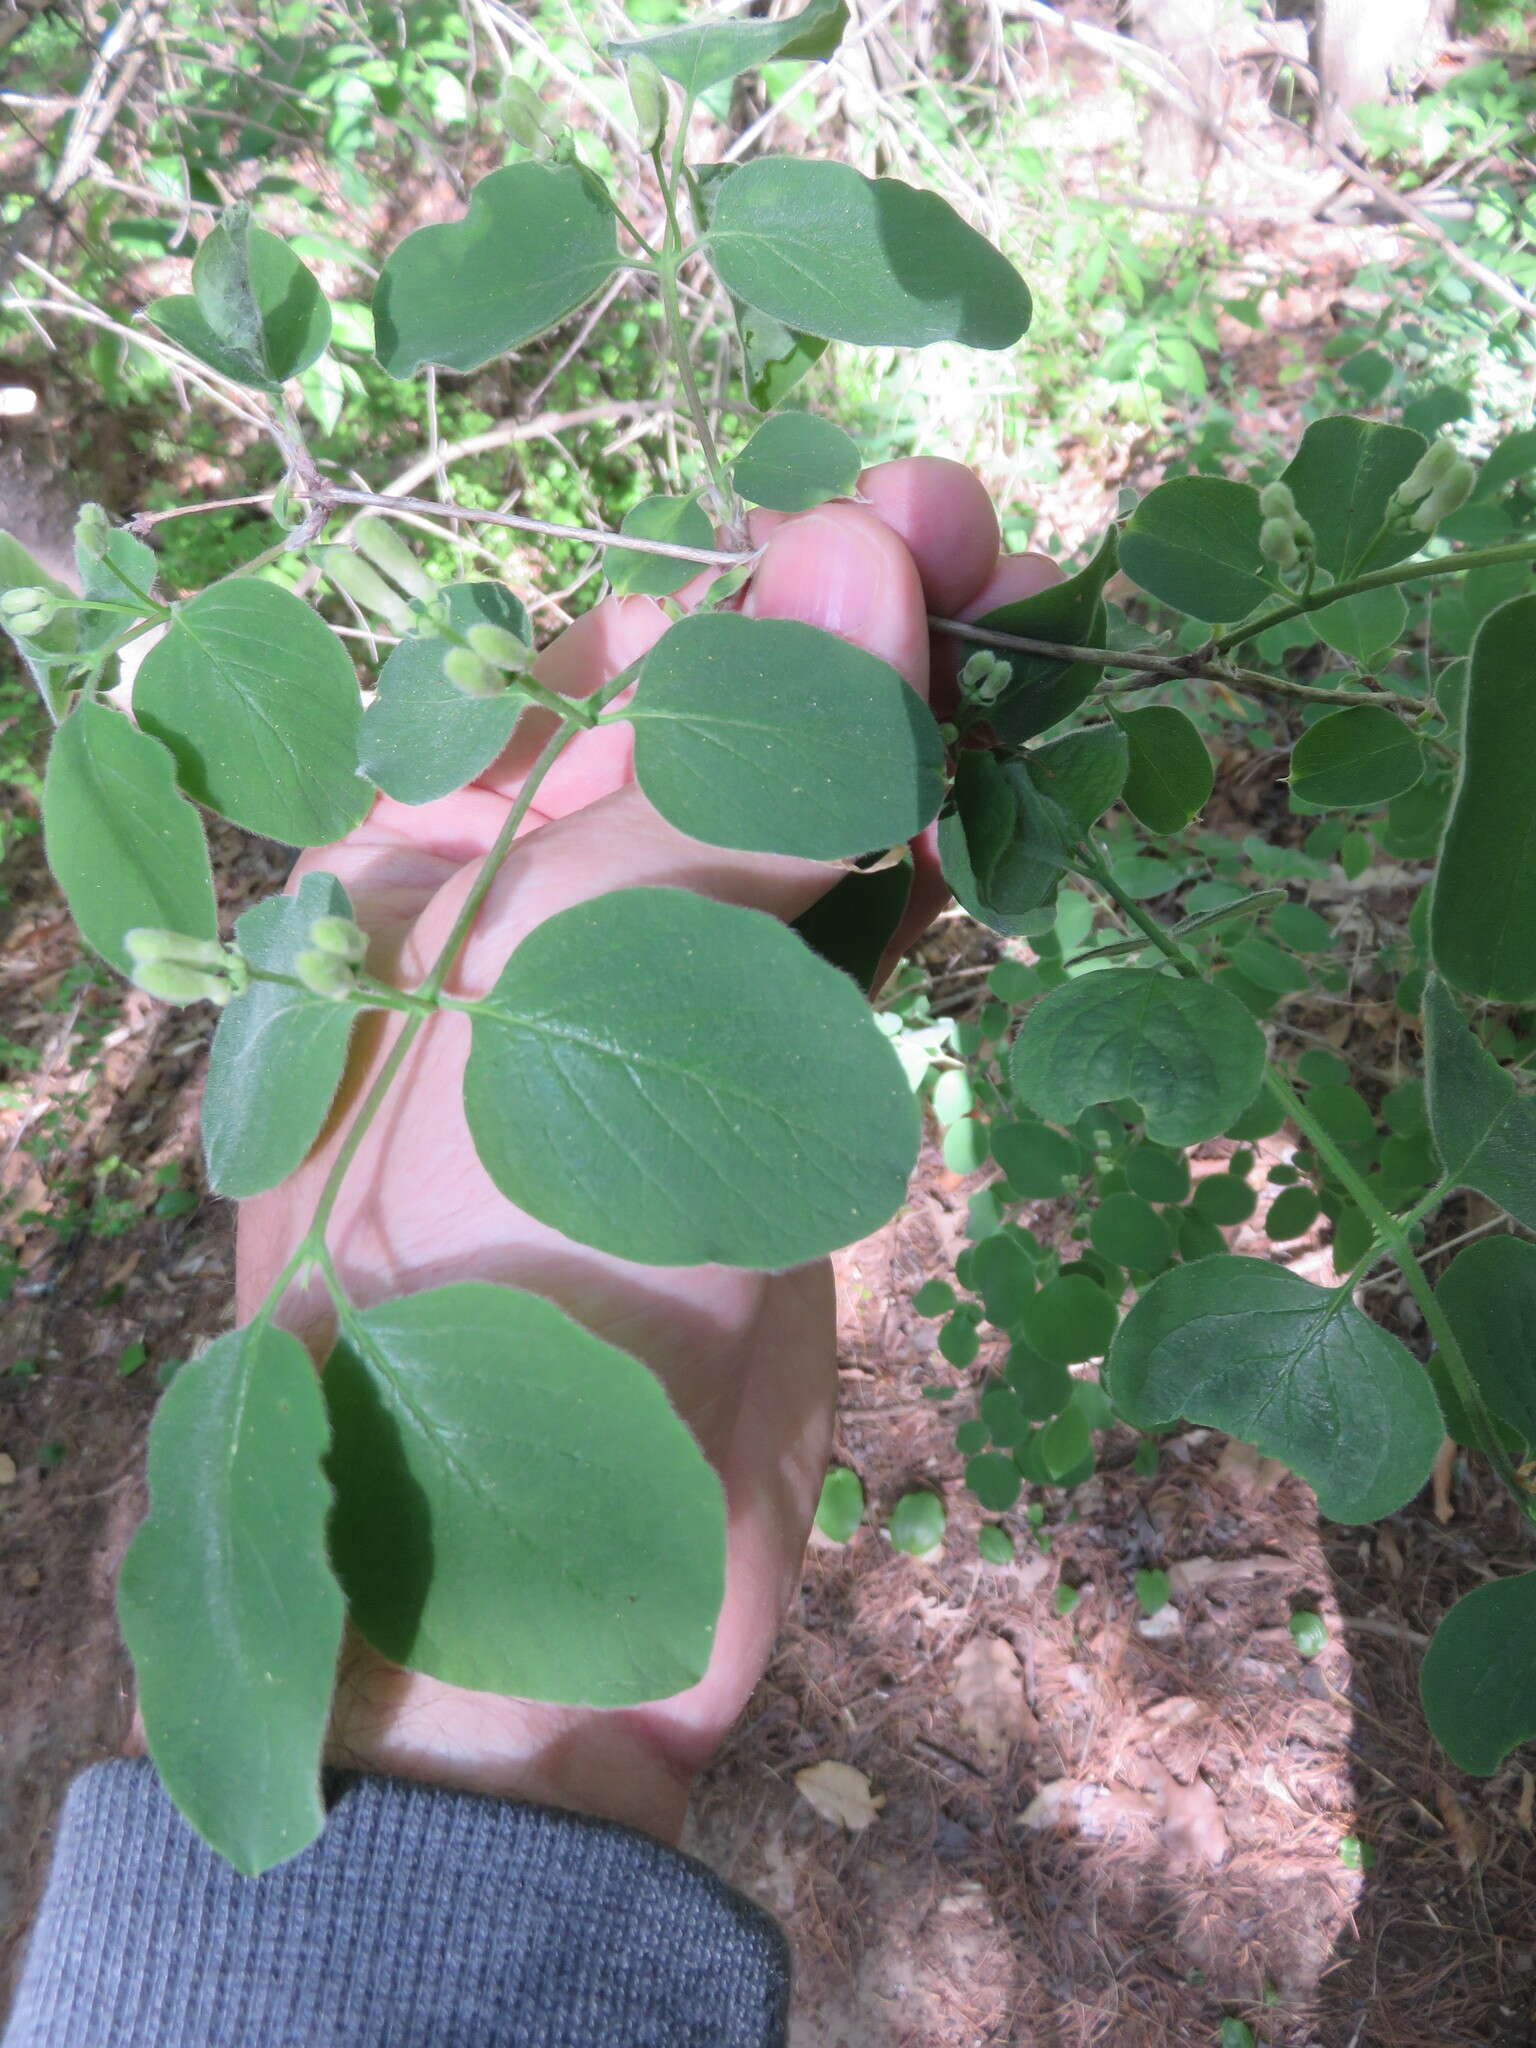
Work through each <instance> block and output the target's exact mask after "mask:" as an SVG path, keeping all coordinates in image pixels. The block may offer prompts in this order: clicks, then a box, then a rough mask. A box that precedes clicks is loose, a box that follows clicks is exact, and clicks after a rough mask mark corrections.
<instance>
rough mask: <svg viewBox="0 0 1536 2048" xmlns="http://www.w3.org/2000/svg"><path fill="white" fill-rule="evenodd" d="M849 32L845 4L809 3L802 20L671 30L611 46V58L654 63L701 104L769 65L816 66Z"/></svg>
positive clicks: (800, 16) (838, 0)
mask: <svg viewBox="0 0 1536 2048" xmlns="http://www.w3.org/2000/svg"><path fill="white" fill-rule="evenodd" d="M847 26H848V9H847V6H846V4H845V0H808V4H807V5H806V6H804V7H802V8H801V10H800V12H799V13H798V14H791V15H789V16H788V17H787V18H786V19H785V20H783V21H748V20H746V19H742V20H738V21H731V20H725V21H711V22H705V23H703V24H701V25H700V26H699V27H697V28H670V29H665V30H664V31H663V32H662V33H661V34H660V35H656V36H637V37H631V38H629V39H628V40H625V41H621V42H613V43H610V44H609V45H608V54H609V56H611V57H617V58H618V59H619V60H620V62H621V63H622V62H623V61H624V60H625V59H626V58H629V57H636V56H639V57H649V59H650V60H651V62H652V63H653V64H654V65H655V66H656V69H657V70H658V71H661V72H664V73H665V74H666V76H667V77H668V78H671V79H675V80H676V82H677V83H678V84H679V85H680V86H681V87H682V88H683V90H684V91H685V92H686V93H687V94H688V95H689V96H690V97H692V98H696V97H697V96H698V95H699V94H700V93H704V92H708V90H709V88H710V87H711V86H712V85H723V84H724V83H725V81H726V79H728V78H738V77H740V75H741V73H742V72H743V71H756V70H757V69H758V68H759V67H760V66H761V65H764V64H774V63H780V64H782V63H786V62H788V61H790V60H791V59H799V60H802V61H804V62H806V63H812V62H816V61H818V60H820V59H821V58H824V57H830V56H831V55H832V52H833V51H834V50H835V49H836V48H837V46H838V44H839V43H840V42H841V41H842V39H843V31H844V30H845V29H846V28H847Z"/></svg>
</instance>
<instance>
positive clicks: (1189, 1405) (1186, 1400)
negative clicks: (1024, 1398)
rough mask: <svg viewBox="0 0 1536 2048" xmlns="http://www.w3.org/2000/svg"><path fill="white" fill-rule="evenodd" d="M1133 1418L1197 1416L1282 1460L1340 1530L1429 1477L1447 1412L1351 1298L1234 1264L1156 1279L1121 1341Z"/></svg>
mask: <svg viewBox="0 0 1536 2048" xmlns="http://www.w3.org/2000/svg"><path fill="white" fill-rule="evenodd" d="M1107 1377H1108V1381H1109V1389H1110V1393H1111V1395H1112V1397H1113V1399H1114V1403H1115V1407H1116V1408H1117V1410H1118V1411H1119V1413H1120V1414H1121V1416H1122V1417H1123V1418H1124V1419H1125V1421H1127V1422H1129V1423H1132V1424H1133V1425H1135V1426H1136V1427H1138V1428H1141V1429H1160V1428H1162V1427H1164V1426H1165V1425H1166V1424H1169V1423H1173V1422H1177V1421H1179V1420H1180V1419H1181V1418H1187V1419H1188V1420H1189V1421H1191V1422H1196V1423H1200V1424H1202V1425H1204V1426H1206V1427H1208V1428H1211V1429H1223V1430H1226V1431H1228V1432H1229V1433H1230V1434H1231V1435H1233V1436H1236V1437H1240V1438H1241V1439H1242V1440H1243V1441H1244V1442H1245V1443H1251V1444H1253V1445H1254V1446H1255V1448H1256V1449H1258V1450H1259V1451H1261V1452H1263V1453H1264V1454H1265V1456H1267V1457H1274V1458H1280V1459H1282V1460H1283V1461H1284V1462H1285V1463H1286V1464H1287V1465H1289V1466H1291V1467H1292V1469H1293V1470H1294V1471H1296V1472H1298V1473H1299V1474H1300V1475H1301V1477H1302V1478H1303V1479H1305V1480H1306V1481H1307V1483H1308V1484H1309V1485H1310V1486H1311V1487H1313V1489H1314V1490H1315V1491H1316V1494H1317V1504H1318V1506H1319V1508H1320V1509H1321V1510H1322V1512H1323V1513H1324V1514H1325V1515H1327V1516H1328V1517H1329V1518H1330V1519H1331V1520H1333V1521H1336V1522H1374V1521H1376V1520H1377V1519H1378V1517H1380V1516H1382V1515H1389V1514H1391V1513H1392V1512H1393V1511H1394V1510H1395V1509H1397V1508H1400V1507H1401V1506H1402V1505H1403V1503H1404V1501H1406V1500H1408V1499H1410V1498H1411V1497H1412V1496H1413V1495H1414V1494H1415V1493H1417V1492H1418V1490H1419V1488H1420V1487H1421V1486H1422V1485H1423V1484H1424V1481H1425V1480H1426V1479H1427V1478H1428V1476H1429V1468H1430V1466H1431V1464H1432V1463H1433V1462H1434V1457H1435V1453H1436V1451H1437V1450H1438V1449H1439V1447H1440V1441H1441V1437H1442V1435H1443V1431H1442V1427H1441V1421H1440V1407H1439V1403H1438V1402H1437V1401H1436V1400H1435V1396H1434V1390H1433V1389H1432V1388H1431V1386H1430V1383H1429V1381H1428V1379H1427V1378H1426V1377H1425V1374H1424V1369H1423V1367H1422V1366H1421V1365H1419V1363H1418V1362H1417V1360H1416V1359H1415V1358H1414V1357H1413V1356H1412V1355H1411V1353H1410V1352H1409V1351H1408V1350H1407V1349H1406V1348H1405V1347H1404V1346H1403V1345H1402V1344H1400V1343H1399V1342H1398V1340H1397V1339H1396V1338H1395V1337H1393V1336H1391V1335H1389V1333H1388V1332H1387V1331H1385V1330H1383V1329H1382V1328H1381V1327H1380V1326H1379V1325H1378V1324H1376V1323H1373V1322H1371V1321H1370V1319H1369V1318H1368V1317H1366V1316H1364V1315H1362V1314H1361V1313H1360V1311H1359V1309H1357V1308H1356V1307H1355V1306H1354V1304H1353V1302H1351V1301H1349V1300H1348V1299H1343V1298H1341V1297H1340V1295H1339V1294H1338V1293H1337V1292H1336V1291H1334V1290H1330V1289H1328V1288H1323V1287H1314V1286H1313V1285H1312V1283H1311V1282H1310V1281H1309V1280H1303V1279H1302V1278H1301V1276H1300V1275H1299V1274H1297V1273H1293V1272H1291V1271H1289V1270H1288V1268H1286V1267H1284V1266H1273V1265H1270V1264H1269V1263H1268V1262H1267V1261H1266V1260H1264V1259H1243V1258H1235V1257H1232V1256H1231V1255H1229V1254H1222V1255H1221V1256H1219V1257H1211V1258H1203V1259H1201V1260H1200V1261H1199V1262H1198V1263H1197V1264H1195V1265H1190V1266H1175V1267H1173V1268H1172V1269H1171V1270H1170V1271H1168V1272H1166V1273H1164V1274H1163V1275H1162V1276H1161V1277H1160V1278H1159V1279H1157V1280H1154V1281H1153V1283H1152V1285H1151V1286H1150V1287H1149V1288H1148V1289H1147V1291H1146V1293H1145V1294H1144V1295H1143V1296H1142V1297H1141V1299H1140V1301H1138V1302H1137V1303H1136V1305H1135V1307H1134V1308H1133V1309H1132V1310H1131V1312H1130V1314H1129V1315H1128V1316H1127V1317H1126V1319H1125V1321H1124V1322H1123V1323H1122V1324H1121V1326H1120V1329H1119V1331H1118V1333H1117V1334H1116V1337H1115V1341H1114V1344H1113V1346H1112V1347H1111V1349H1110V1353H1109V1359H1108V1373H1107Z"/></svg>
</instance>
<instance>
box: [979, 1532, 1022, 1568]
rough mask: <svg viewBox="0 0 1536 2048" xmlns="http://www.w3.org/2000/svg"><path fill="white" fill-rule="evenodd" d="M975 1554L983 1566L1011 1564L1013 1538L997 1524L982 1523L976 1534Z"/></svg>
mask: <svg viewBox="0 0 1536 2048" xmlns="http://www.w3.org/2000/svg"><path fill="white" fill-rule="evenodd" d="M976 1554H977V1556H978V1557H980V1559H981V1561H982V1563H983V1564H990V1565H1006V1564H1012V1563H1013V1559H1014V1549H1013V1538H1012V1537H1011V1536H1010V1535H1009V1534H1008V1531H1007V1530H1006V1529H1004V1528H1003V1527H1002V1526H1001V1525H1000V1524H999V1523H997V1522H984V1523H983V1524H982V1526H981V1528H979V1529H978V1530H977V1532H976Z"/></svg>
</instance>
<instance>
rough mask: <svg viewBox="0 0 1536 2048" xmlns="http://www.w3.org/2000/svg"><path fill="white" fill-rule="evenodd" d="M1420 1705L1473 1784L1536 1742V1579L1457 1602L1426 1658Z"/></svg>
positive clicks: (1526, 1577) (1505, 1582) (1499, 1582)
mask: <svg viewBox="0 0 1536 2048" xmlns="http://www.w3.org/2000/svg"><path fill="white" fill-rule="evenodd" d="M1419 1697H1420V1699H1421V1700H1422V1701H1423V1703H1424V1715H1425V1718H1426V1720H1427V1721H1428V1722H1429V1725H1430V1728H1431V1730H1432V1731H1433V1733H1434V1737H1435V1740H1436V1741H1437V1742H1438V1743H1439V1744H1440V1747H1441V1748H1442V1749H1443V1750H1444V1751H1445V1753H1446V1755H1447V1756H1448V1757H1449V1758H1450V1760H1451V1762H1452V1763H1453V1764H1455V1765H1456V1767H1457V1769H1458V1770H1463V1771H1470V1772H1471V1773H1472V1775H1473V1777H1474V1778H1491V1777H1492V1776H1493V1774H1494V1772H1495V1771H1496V1770H1497V1769H1498V1768H1499V1765H1500V1764H1501V1763H1503V1761H1504V1759H1505V1757H1507V1756H1508V1755H1509V1752H1510V1751H1511V1750H1512V1749H1516V1748H1518V1747H1519V1745H1520V1744H1521V1743H1522V1742H1529V1741H1530V1740H1531V1739H1532V1737H1533V1736H1536V1572H1521V1573H1520V1574H1519V1575H1518V1576H1517V1577H1515V1578H1510V1579H1495V1580H1494V1581H1493V1583H1492V1584H1491V1585H1487V1586H1478V1587H1476V1588H1475V1589H1474V1590H1473V1591H1472V1592H1470V1593H1468V1594H1466V1595H1464V1596H1463V1598H1461V1599H1460V1600H1458V1601H1457V1602H1456V1605H1455V1606H1454V1607H1453V1608H1452V1609H1451V1611H1450V1613H1449V1614H1448V1615H1447V1616H1446V1617H1445V1619H1444V1621H1442V1622H1441V1624H1440V1626H1439V1628H1437V1629H1436V1630H1435V1637H1434V1641H1433V1642H1432V1643H1431V1644H1430V1646H1429V1648H1428V1649H1427V1650H1426V1651H1425V1653H1424V1663H1423V1666H1422V1668H1421V1670H1420V1672H1419Z"/></svg>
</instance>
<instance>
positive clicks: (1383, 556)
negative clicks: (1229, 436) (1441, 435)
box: [1282, 413, 1429, 580]
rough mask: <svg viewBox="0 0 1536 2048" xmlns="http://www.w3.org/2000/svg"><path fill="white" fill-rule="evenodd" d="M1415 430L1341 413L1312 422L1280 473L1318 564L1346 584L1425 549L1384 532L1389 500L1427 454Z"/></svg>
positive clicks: (1416, 538)
mask: <svg viewBox="0 0 1536 2048" xmlns="http://www.w3.org/2000/svg"><path fill="white" fill-rule="evenodd" d="M1428 445H1429V444H1428V442H1427V441H1426V440H1425V439H1424V436H1423V435H1422V434H1416V433H1414V431H1413V430H1412V428H1411V427H1396V426H1387V425H1386V424H1384V423H1383V422H1382V421H1380V420H1360V419H1356V418H1354V416H1353V415H1352V414H1349V413H1341V414H1339V415H1337V416H1336V417H1335V418H1333V419H1326V420H1314V421H1313V422H1312V424H1311V426H1309V427H1308V428H1307V430H1306V432H1305V433H1304V434H1303V435H1302V437H1301V446H1300V447H1299V448H1298V449H1297V451H1296V453H1295V454H1294V455H1293V456H1292V457H1291V460H1290V461H1289V463H1288V464H1287V465H1286V467H1285V469H1284V471H1283V472H1282V474H1283V477H1284V480H1285V482H1286V483H1288V484H1289V485H1290V487H1291V491H1292V494H1293V495H1294V497H1295V499H1296V509H1297V511H1298V512H1299V513H1300V514H1301V516H1302V518H1303V519H1305V520H1306V522H1307V524H1308V525H1309V526H1310V527H1311V529H1312V532H1313V535H1314V537H1315V540H1316V544H1317V559H1318V561H1319V562H1320V563H1321V565H1322V566H1323V568H1325V569H1326V570H1327V571H1328V572H1329V574H1330V575H1332V576H1334V577H1336V578H1338V579H1340V580H1342V579H1343V578H1344V577H1346V576H1353V575H1356V574H1357V573H1358V572H1359V571H1360V570H1362V569H1381V568H1384V567H1386V565H1387V564H1388V563H1390V562H1400V561H1402V560H1403V558H1404V557H1405V556H1406V555H1411V554H1415V553H1416V552H1417V551H1418V549H1419V548H1421V547H1422V546H1423V545H1424V536H1423V534H1421V533H1415V532H1414V531H1413V529H1412V527H1409V526H1401V525H1394V527H1393V529H1392V531H1391V532H1390V533H1384V532H1383V530H1382V529H1383V527H1384V526H1385V525H1386V522H1387V517H1388V514H1389V512H1390V511H1391V509H1392V494H1393V492H1394V491H1395V490H1396V489H1397V487H1398V485H1399V484H1400V483H1401V482H1402V481H1403V479H1404V478H1405V477H1406V476H1407V474H1408V472H1409V471H1410V470H1411V469H1412V468H1413V467H1414V465H1415V464H1416V463H1417V462H1418V460H1419V457H1420V456H1421V455H1422V454H1423V453H1424V450H1425V449H1426V448H1427V447H1428Z"/></svg>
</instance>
